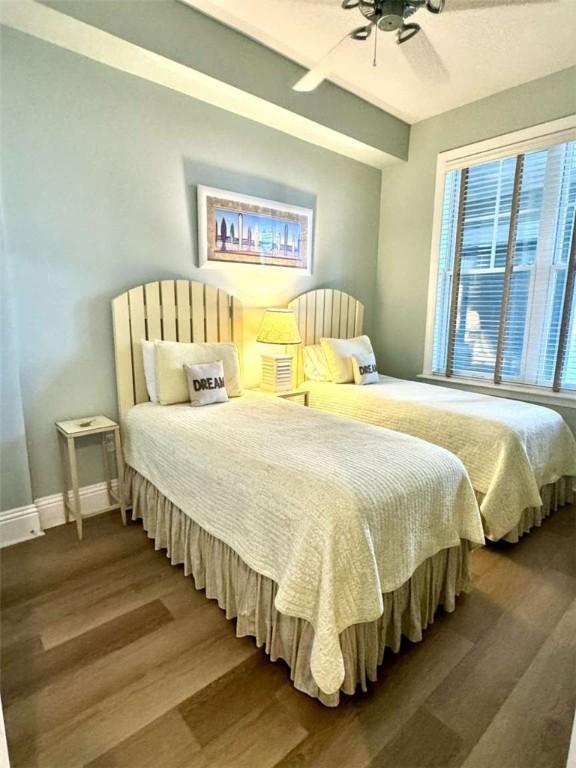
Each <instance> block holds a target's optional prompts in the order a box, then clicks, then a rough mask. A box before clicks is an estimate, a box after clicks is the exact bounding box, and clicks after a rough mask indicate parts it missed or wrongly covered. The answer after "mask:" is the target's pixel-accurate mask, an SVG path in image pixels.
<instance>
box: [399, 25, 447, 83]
mask: <svg viewBox="0 0 576 768" xmlns="http://www.w3.org/2000/svg"><path fill="white" fill-rule="evenodd" d="M400 48H401V50H402V53H403V54H404V55H405V57H406V60H407V61H408V64H409V65H410V66H411V67H412V69H413V70H414V72H415V73H416V74H417V75H418V77H419V78H420V79H423V80H426V81H428V82H434V83H439V82H447V81H448V80H449V79H450V76H449V74H448V70H447V69H446V66H445V65H444V62H443V61H442V59H441V58H440V54H439V53H438V51H437V50H436V48H434V46H433V45H432V43H431V41H430V38H429V37H428V35H427V34H426V32H425V30H424V29H421V30H420V32H419V34H414V36H412V37H411V38H409V39H408V40H407V41H406V42H405V43H403V44H402V45H401V46H400Z"/></svg>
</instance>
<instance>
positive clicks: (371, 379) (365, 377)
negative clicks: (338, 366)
mask: <svg viewBox="0 0 576 768" xmlns="http://www.w3.org/2000/svg"><path fill="white" fill-rule="evenodd" d="M352 370H353V371H354V384H378V381H379V377H378V368H377V367H376V358H375V357H374V355H352Z"/></svg>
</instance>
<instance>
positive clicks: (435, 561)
mask: <svg viewBox="0 0 576 768" xmlns="http://www.w3.org/2000/svg"><path fill="white" fill-rule="evenodd" d="M125 479H126V485H125V487H126V489H127V494H128V501H129V503H131V504H132V510H133V511H132V518H133V519H134V520H137V519H142V522H143V527H144V530H145V531H146V532H147V534H148V537H149V538H151V539H154V542H155V548H156V549H165V550H166V551H167V556H168V557H169V559H170V562H171V563H172V565H179V564H183V565H184V573H185V574H186V575H187V576H188V575H192V578H193V579H194V583H195V585H196V588H197V589H204V590H205V591H206V596H207V597H208V598H210V599H214V600H217V601H218V605H219V606H220V608H222V609H223V610H224V611H225V612H226V618H228V619H236V635H237V636H238V637H244V636H246V635H250V636H252V637H254V638H255V639H256V644H257V645H258V646H259V647H261V646H264V649H265V651H266V653H267V654H268V655H269V656H270V658H271V659H272V661H276V660H277V659H283V660H284V661H285V662H286V663H287V664H288V666H289V667H290V677H291V679H292V681H293V682H294V686H295V687H296V688H297V689H298V690H300V691H303V692H304V693H307V694H309V695H310V696H312V697H314V698H318V699H319V700H320V701H321V702H322V703H323V704H325V705H326V706H330V707H335V706H337V705H338V703H339V700H340V692H337V693H334V694H325V693H324V692H323V691H321V690H320V689H319V688H318V686H317V685H316V683H315V682H314V679H313V677H312V674H311V672H310V651H311V648H312V639H313V634H314V631H313V629H312V627H311V625H310V624H309V623H308V622H307V621H304V620H303V619H296V618H293V617H291V616H285V615H284V614H281V613H279V612H278V611H277V610H276V608H275V607H274V599H275V597H276V590H277V585H276V583H275V582H274V581H272V580H271V579H269V578H267V577H265V576H261V575H260V574H258V573H256V572H255V571H254V570H252V569H251V568H249V567H248V566H247V565H246V563H245V562H244V561H243V560H241V559H240V557H239V556H238V555H237V554H236V553H235V552H234V551H233V550H232V549H231V548H230V547H229V546H227V545H226V544H224V543H223V542H222V541H220V540H219V539H217V538H215V537H214V536H212V535H210V534H209V533H207V532H206V531H205V530H204V529H203V528H201V527H200V526H199V525H197V524H196V523H195V522H194V521H193V520H192V519H191V518H190V517H188V515H186V514H184V513H183V512H182V511H181V510H180V509H178V508H177V507H175V506H174V505H173V504H172V503H171V502H170V501H169V500H168V499H167V498H166V497H165V496H163V495H162V494H161V493H160V492H159V491H158V490H157V488H156V487H155V486H154V485H152V483H150V482H148V481H147V480H146V479H144V478H143V477H142V476H141V475H140V474H138V473H137V472H136V471H135V470H133V469H132V468H131V467H128V466H127V467H126V478H125ZM470 548H471V547H470V544H469V543H468V542H466V541H464V542H462V544H461V545H460V546H458V547H452V548H451V549H444V550H442V551H440V552H438V553H437V554H436V555H434V556H433V557H431V558H429V559H428V560H426V561H425V562H424V563H422V565H420V566H419V567H418V568H417V569H416V571H415V572H414V574H413V575H412V578H411V579H410V580H409V581H407V582H406V583H405V584H403V585H402V586H401V587H400V588H399V589H397V590H395V591H394V592H389V593H387V594H385V595H384V612H383V614H382V616H381V617H380V618H379V619H378V620H377V621H373V622H369V623H364V624H356V625H354V626H351V627H348V628H347V629H345V630H344V632H342V633H341V635H340V644H341V648H342V653H343V657H344V665H345V679H344V682H343V684H342V686H341V688H340V691H341V692H344V693H347V694H353V693H354V692H355V691H356V689H357V688H361V689H362V690H363V691H365V690H366V689H367V684H368V681H372V682H373V681H375V680H376V677H377V668H378V666H379V665H380V664H382V661H383V658H384V651H385V649H386V648H390V649H392V650H393V651H394V652H397V651H398V650H399V648H400V641H401V637H402V635H404V636H405V637H407V638H408V639H409V640H411V641H412V642H417V641H419V640H421V639H422V631H423V630H424V629H425V628H426V627H427V626H428V625H429V624H431V623H432V622H433V620H434V613H435V612H436V610H437V608H438V607H439V606H443V607H444V609H445V610H446V611H453V610H454V607H455V599H456V596H457V595H458V594H459V593H460V592H462V591H469V589H470V574H469V567H468V556H469V551H470Z"/></svg>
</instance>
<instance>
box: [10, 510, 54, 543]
mask: <svg viewBox="0 0 576 768" xmlns="http://www.w3.org/2000/svg"><path fill="white" fill-rule="evenodd" d="M43 535H44V531H43V530H42V526H41V525H40V515H39V514H38V509H37V508H36V504H29V505H28V506H27V507H16V509H7V510H5V511H4V512H0V547H9V546H10V545H11V544H19V543H20V542H21V541H28V539H35V538H36V537H37V536H43Z"/></svg>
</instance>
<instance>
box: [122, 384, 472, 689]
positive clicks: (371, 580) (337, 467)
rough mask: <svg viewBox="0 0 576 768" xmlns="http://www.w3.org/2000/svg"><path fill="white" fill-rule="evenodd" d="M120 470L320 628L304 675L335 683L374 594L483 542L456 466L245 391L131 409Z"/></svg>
mask: <svg viewBox="0 0 576 768" xmlns="http://www.w3.org/2000/svg"><path fill="white" fill-rule="evenodd" d="M125 454H126V460H127V462H128V464H129V465H130V466H131V467H133V468H134V469H135V470H136V471H137V472H139V473H140V474H141V475H143V476H144V477H145V478H147V479H148V480H149V481H150V482H152V483H153V484H154V485H155V486H156V487H157V488H158V490H159V491H161V493H163V494H164V495H165V496H166V497H167V498H168V499H170V501H171V502H173V503H174V504H175V505H176V506H178V507H179V508H180V509H181V510H183V511H184V512H185V513H186V514H188V515H190V517H192V518H193V519H194V521H195V522H197V523H198V524H199V525H201V526H202V527H203V528H204V529H205V530H206V531H208V532H209V533H211V534H212V535H214V536H216V537H218V538H219V539H221V540H222V541H223V542H225V543H226V544H228V545H229V546H230V547H232V549H234V550H235V551H236V552H237V553H238V554H239V555H240V557H241V558H242V559H243V560H244V561H245V562H246V563H247V564H248V565H249V566H250V567H251V568H253V569H254V570H255V571H257V572H259V573H261V574H263V575H264V576H267V577H269V578H271V579H273V580H274V581H275V582H276V583H277V584H278V593H277V597H276V608H277V609H278V610H279V611H280V612H282V613H284V614H287V615H289V616H295V617H300V618H303V619H305V620H306V621H309V622H310V623H311V624H312V626H313V627H314V629H315V640H314V645H313V648H312V656H311V670H312V674H313V676H314V679H315V680H316V682H317V684H318V686H319V687H320V688H321V689H322V690H323V691H325V692H326V693H334V692H335V691H337V690H338V689H339V687H340V685H341V683H342V680H343V678H344V667H343V661H342V655H341V651H340V645H339V639H338V635H339V633H340V632H341V631H342V630H343V629H345V628H346V627H348V626H350V625H352V624H356V623H358V622H367V621H373V620H375V619H376V618H378V617H379V616H380V615H381V614H382V610H383V601H382V593H383V592H388V591H391V590H394V589H396V588H398V587H399V586H401V585H402V584H403V583H404V582H406V581H407V580H408V579H409V578H410V576H411V575H412V574H413V573H414V571H415V570H416V568H417V567H418V565H419V564H420V563H422V562H423V561H424V560H426V559H427V558H429V557H431V556H432V555H434V554H435V553H436V552H438V551H440V550H441V549H445V548H447V547H452V546H457V545H459V544H460V542H461V540H463V539H467V540H469V541H471V542H474V543H477V544H481V543H483V533H482V523H481V519H480V515H479V513H478V508H477V504H476V501H475V498H474V492H473V490H472V486H471V485H470V481H469V479H468V478H467V475H466V471H465V469H464V467H463V466H462V464H461V462H460V461H459V460H458V459H457V458H456V457H454V456H452V455H451V454H450V453H448V452H447V451H444V450H443V449H440V448H437V447H436V446H433V445H430V444H428V443H424V442H422V441H420V440H416V439H414V438H412V437H408V436H406V435H399V434H397V433H395V432H391V431H388V430H382V429H378V428H376V427H370V426H366V425H364V424H356V423H354V422H351V421H347V420H344V419H340V418H336V417H331V416H326V415H325V414H321V413H318V412H315V411H313V410H311V409H309V408H304V407H303V406H300V405H296V404H294V403H289V402H287V401H284V400H280V399H278V398H275V397H271V396H266V395H261V394H257V393H250V392H248V393H246V394H245V395H244V396H243V397H241V398H237V399H234V400H230V401H229V402H228V403H222V404H218V405H210V406H206V407H204V408H192V407H190V406H189V405H174V406H159V405H153V404H151V403H147V404H145V405H138V406H136V407H135V408H133V409H132V410H131V411H130V412H129V413H128V417H127V420H126V436H125Z"/></svg>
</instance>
